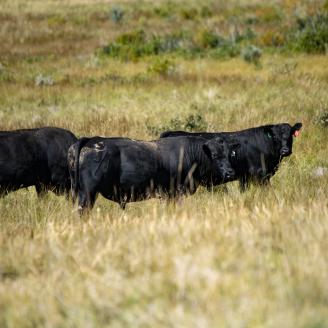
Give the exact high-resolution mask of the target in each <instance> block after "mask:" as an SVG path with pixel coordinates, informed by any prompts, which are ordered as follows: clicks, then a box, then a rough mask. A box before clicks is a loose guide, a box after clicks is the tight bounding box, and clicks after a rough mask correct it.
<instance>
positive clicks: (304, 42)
mask: <svg viewBox="0 0 328 328" xmlns="http://www.w3.org/2000/svg"><path fill="white" fill-rule="evenodd" d="M297 24H298V28H297V30H296V33H295V35H294V36H292V38H293V39H296V49H297V50H300V51H305V52H307V53H325V52H327V51H328V14H317V15H315V16H312V17H307V18H305V19H298V21H297Z"/></svg>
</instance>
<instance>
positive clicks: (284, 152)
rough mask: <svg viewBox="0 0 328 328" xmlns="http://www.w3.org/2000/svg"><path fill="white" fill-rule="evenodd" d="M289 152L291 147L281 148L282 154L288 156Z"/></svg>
mask: <svg viewBox="0 0 328 328" xmlns="http://www.w3.org/2000/svg"><path fill="white" fill-rule="evenodd" d="M288 154H289V148H287V147H283V148H281V150H280V155H281V156H286V155H288Z"/></svg>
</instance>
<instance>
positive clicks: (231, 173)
mask: <svg viewBox="0 0 328 328" xmlns="http://www.w3.org/2000/svg"><path fill="white" fill-rule="evenodd" d="M234 177H235V171H234V169H228V170H226V172H225V173H224V180H225V181H227V180H232V179H233V178H234Z"/></svg>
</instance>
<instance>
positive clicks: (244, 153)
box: [160, 123, 302, 190]
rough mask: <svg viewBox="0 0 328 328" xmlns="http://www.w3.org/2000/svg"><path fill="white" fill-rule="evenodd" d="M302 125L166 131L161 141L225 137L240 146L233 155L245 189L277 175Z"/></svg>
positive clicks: (289, 153)
mask: <svg viewBox="0 0 328 328" xmlns="http://www.w3.org/2000/svg"><path fill="white" fill-rule="evenodd" d="M301 127H302V124H301V123H296V124H295V125H294V126H290V125H289V124H288V123H282V124H276V125H263V126H259V127H256V128H251V129H247V130H242V131H237V132H217V133H210V132H194V133H191V132H185V131H166V132H163V133H162V134H161V135H160V138H168V137H178V136H201V137H203V138H206V139H212V138H216V137H218V136H221V137H222V136H223V137H225V138H227V139H228V140H229V138H233V139H234V140H236V141H237V142H238V143H240V147H239V149H238V150H237V151H236V152H235V153H233V154H232V156H231V159H230V161H231V165H232V167H233V169H234V170H235V179H239V181H240V186H241V189H242V190H244V189H245V188H246V187H247V186H248V184H249V182H250V181H252V180H253V181H255V182H258V183H267V182H268V181H269V180H270V178H271V177H272V176H273V175H274V174H275V172H276V171H277V169H278V167H279V163H280V162H281V160H282V158H283V157H286V156H289V155H291V153H292V147H293V137H294V136H296V135H297V134H298V131H299V130H300V129H301Z"/></svg>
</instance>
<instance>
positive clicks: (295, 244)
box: [0, 0, 328, 327]
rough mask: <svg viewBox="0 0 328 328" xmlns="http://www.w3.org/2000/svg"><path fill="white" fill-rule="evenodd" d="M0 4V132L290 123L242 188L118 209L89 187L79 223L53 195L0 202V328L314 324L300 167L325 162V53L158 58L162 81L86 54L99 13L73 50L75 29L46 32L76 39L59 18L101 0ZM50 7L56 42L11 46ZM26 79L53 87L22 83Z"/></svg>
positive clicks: (316, 211) (306, 200)
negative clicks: (270, 172) (264, 183)
mask: <svg viewBox="0 0 328 328" xmlns="http://www.w3.org/2000/svg"><path fill="white" fill-rule="evenodd" d="M289 2H291V1H289ZM3 4H5V6H3V7H2V8H5V12H6V13H7V14H6V15H9V16H8V17H9V18H10V17H11V16H10V15H12V16H13V17H20V15H22V17H23V18H24V20H23V21H21V24H18V25H11V23H10V19H9V18H8V17H7V18H6V24H7V25H6V26H7V28H9V27H10V28H9V30H5V29H4V28H3V29H1V31H0V40H1V44H5V41H4V40H5V37H6V33H7V34H8V33H9V34H8V35H9V36H10V38H11V40H12V41H10V42H13V43H14V46H15V47H14V48H13V49H10V47H7V46H8V44H7V45H6V46H5V47H4V48H2V50H0V53H1V58H0V62H1V64H2V68H1V69H0V129H1V130H7V129H15V128H21V127H33V126H42V125H56V126H61V127H65V128H68V129H70V130H72V131H73V132H75V133H76V134H77V135H78V136H82V135H106V136H118V135H123V136H128V137H132V138H139V139H154V138H156V137H157V135H156V134H155V133H154V131H160V129H161V128H163V127H167V126H170V124H171V125H172V124H173V123H172V122H174V120H175V119H180V120H182V121H183V120H185V119H186V118H187V117H188V116H189V115H196V114H200V115H201V116H202V118H203V120H204V122H205V123H206V125H207V129H208V130H211V131H216V130H238V129H242V128H246V127H250V126H256V125H261V124H265V123H279V122H290V123H295V122H297V121H301V122H303V124H304V129H303V131H302V132H301V135H300V137H299V138H296V139H295V143H294V151H293V154H292V155H291V156H290V157H289V158H287V159H285V160H284V161H283V163H282V165H281V167H280V169H279V171H278V173H277V174H276V176H275V177H274V178H273V179H272V185H271V186H270V187H267V188H257V187H254V186H253V187H252V188H251V189H250V190H249V191H247V192H246V193H244V194H241V193H240V192H239V189H238V184H237V183H236V182H234V183H230V184H228V185H227V187H228V190H227V191H225V190H224V188H217V189H215V190H213V192H208V191H206V190H204V189H199V191H197V193H196V194H195V195H193V196H190V197H186V198H184V199H183V200H182V201H181V202H180V203H172V202H167V201H161V200H158V199H153V200H150V201H145V202H140V203H134V204H129V205H128V206H127V210H126V211H121V210H120V208H119V207H118V206H117V205H116V204H114V203H111V202H109V201H107V200H105V199H103V198H101V197H99V199H98V200H97V202H96V206H95V208H94V210H93V211H92V212H91V213H90V215H89V216H87V217H86V218H84V219H81V218H79V216H78V214H77V212H76V209H75V208H74V207H73V206H72V205H71V204H70V203H69V202H67V201H66V200H65V198H64V197H56V196H55V195H52V194H49V195H48V196H47V197H45V198H44V199H41V200H40V199H38V198H37V196H36V193H35V191H34V190H33V188H29V189H28V190H20V191H18V192H15V193H11V194H10V195H8V196H7V197H5V198H3V199H1V200H0V327H38V326H40V327H41V326H42V327H43V326H45V327H104V326H105V327H106V326H110V327H126V326H133V327H171V326H173V327H326V326H327V325H328V311H327V306H328V290H327V281H328V277H327V273H328V258H327V254H328V252H327V250H328V244H327V241H328V238H327V235H328V223H327V222H328V221H327V219H328V201H327V194H328V175H327V174H323V175H322V176H320V175H318V174H317V173H316V172H317V171H316V169H317V168H318V167H323V168H325V167H328V158H327V154H328V141H327V128H324V127H322V126H321V125H320V123H319V118H320V116H321V115H322V113H325V112H327V110H328V94H327V89H328V65H327V57H326V56H309V55H306V56H305V55H289V56H287V55H281V54H268V53H265V54H264V57H263V59H262V68H257V67H255V66H253V65H249V64H246V63H245V62H243V61H242V59H240V58H236V59H231V60H226V61H214V60H210V59H197V60H183V59H181V58H173V59H172V58H170V59H171V60H173V61H174V63H175V65H176V71H175V73H174V74H172V75H170V76H165V77H162V76H158V75H156V74H152V73H150V72H149V70H148V67H149V65H151V64H152V59H151V58H146V59H144V60H142V61H139V62H134V63H133V62H132V63H131V62H129V63H125V62H120V61H113V60H107V59H103V58H99V57H97V56H96V55H95V47H97V46H98V45H99V44H102V41H103V40H102V38H103V36H104V35H106V33H107V32H106V31H107V30H106V29H107V28H108V26H111V25H110V24H111V23H108V22H104V23H103V24H99V25H97V24H96V23H94V22H92V20H91V21H89V23H88V24H90V25H88V26H92V27H94V29H89V31H88V33H90V40H92V42H90V43H88V46H87V47H86V48H85V49H84V50H83V44H84V43H83V42H84V41H83V40H82V41H83V42H82V41H81V40H76V43H75V42H73V41H72V40H71V39H69V38H68V39H66V38H65V35H64V34H65V33H64V34H60V33H62V32H63V31H64V32H65V29H66V28H68V27H70V26H74V27H70V28H72V30H71V32H70V33H71V34H70V35H71V36H72V35H79V25H78V24H76V23H74V24H75V25H74V24H73V23H72V24H71V22H70V19H71V17H73V16H74V15H75V16H78V15H80V14H81V16H83V15H82V13H89V12H92V10H93V11H94V12H96V14H97V15H98V14H99V12H100V13H101V10H102V8H104V7H102V6H107V5H108V4H106V3H105V4H104V3H99V4H97V5H94V4H93V3H92V4H91V5H90V4H89V5H88V4H86V3H85V2H82V1H80V2H79V6H75V4H76V3H75V2H74V6H73V8H74V9H76V10H78V11H77V13H78V14H73V13H72V11H71V8H72V7H71V6H70V5H69V6H67V7H66V4H68V3H59V2H57V1H47V2H42V6H41V2H39V1H37V2H34V1H33V2H27V3H26V4H22V3H21V1H18V0H15V1H11V2H8V1H4V2H3V3H1V4H0V6H1V5H3ZM39 4H40V7H38V6H39ZM70 4H73V2H72V1H71V2H70ZM19 5H21V6H23V7H22V8H23V9H24V8H25V9H24V10H25V11H24V10H23V11H22V12H19V11H18V9H19ZM279 5H283V4H282V2H279ZM289 5H290V6H292V4H289ZM304 5H306V3H305V4H304ZM145 6H146V7H147V4H145ZM231 6H232V8H234V7H233V6H238V4H233V5H231ZM55 7H56V9H54V8H55ZM53 12H56V13H59V14H60V15H59V17H64V18H65V17H66V18H65V19H68V22H66V23H63V27H61V24H58V25H57V27H56V29H57V32H56V33H58V34H56V36H55V37H54V40H53V41H54V42H55V41H56V42H58V43H57V45H55V44H54V43H51V42H52V41H51V42H50V43H47V42H48V41H47V40H45V39H43V41H42V38H41V39H37V40H38V41H37V42H36V41H33V42H32V41H31V39H28V40H27V39H22V43H19V42H18V41H17V40H18V39H17V37H18V35H19V33H20V32H23V30H24V29H25V28H26V29H28V31H29V32H28V36H29V37H32V36H33V35H35V34H38V33H41V34H42V33H47V31H45V32H42V31H38V30H37V29H35V28H34V27H39V28H41V29H42V28H43V27H44V25H43V24H45V19H48V18H49V16H50V17H52V16H51V14H52V13H53ZM31 13H32V15H31ZM24 15H26V16H24ZM97 15H96V16H92V15H91V16H92V17H99V16H97ZM75 16H74V17H75ZM45 17H46V18H45ZM56 17H57V16H56ZM86 17H87V18H88V17H89V16H88V15H87V14H86ZM57 19H58V17H57ZM88 19H89V18H88ZM96 20H97V19H96ZM137 23H138V22H136V21H133V22H132V23H131V24H132V25H133V24H137ZM70 24H71V25H70ZM159 25H160V24H159ZM8 26H9V27H8ZM14 26H15V27H14ZM11 28H13V30H12V29H11ZM83 28H84V27H82V29H83ZM120 28H121V27H120ZM6 31H7V32H6ZM34 33H35V34H34ZM60 35H62V37H61V36H60ZM47 37H48V36H47ZM82 39H83V38H82ZM30 42H32V43H30ZM72 43H74V44H75V45H73V44H72ZM31 45H33V46H31ZM57 46H58V47H57ZM75 46H76V48H74V49H75V50H74V49H73V50H72V48H71V47H75ZM76 49H78V51H76ZM81 49H82V50H81ZM49 52H50V53H52V55H51V54H50V55H49ZM2 55H3V56H2ZM39 74H41V75H42V76H45V77H51V79H53V81H54V83H53V85H49V86H47V85H45V86H38V85H36V77H37V76H38V75H39ZM172 120H173V121H172Z"/></svg>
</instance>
